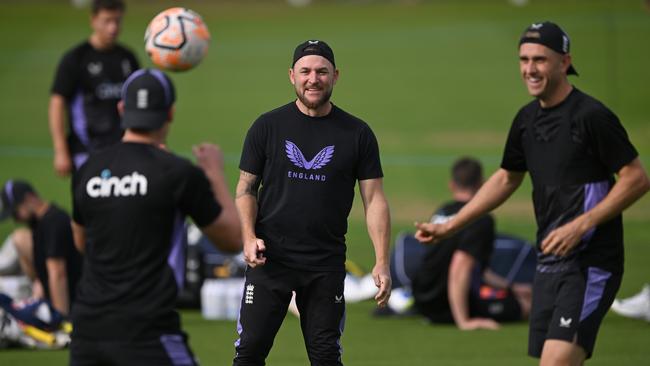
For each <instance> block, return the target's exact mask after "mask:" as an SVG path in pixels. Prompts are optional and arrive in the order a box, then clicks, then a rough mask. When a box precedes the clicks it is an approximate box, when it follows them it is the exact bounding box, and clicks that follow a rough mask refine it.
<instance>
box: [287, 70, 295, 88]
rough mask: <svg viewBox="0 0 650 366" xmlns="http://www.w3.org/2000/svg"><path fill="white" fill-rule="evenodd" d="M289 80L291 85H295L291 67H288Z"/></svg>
mask: <svg viewBox="0 0 650 366" xmlns="http://www.w3.org/2000/svg"><path fill="white" fill-rule="evenodd" d="M289 81H291V85H296V78H295V77H294V75H293V67H290V68H289Z"/></svg>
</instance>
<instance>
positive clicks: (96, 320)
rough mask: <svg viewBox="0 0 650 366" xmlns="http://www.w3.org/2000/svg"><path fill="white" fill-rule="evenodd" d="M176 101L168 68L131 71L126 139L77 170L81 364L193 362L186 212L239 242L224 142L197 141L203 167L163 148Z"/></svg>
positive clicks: (226, 245) (230, 242)
mask: <svg viewBox="0 0 650 366" xmlns="http://www.w3.org/2000/svg"><path fill="white" fill-rule="evenodd" d="M174 101H175V93H174V86H173V85H172V83H171V80H170V79H169V78H168V77H167V76H166V75H165V74H164V73H162V72H161V71H159V70H153V69H146V70H138V71H136V72H134V73H133V74H131V76H130V77H129V78H128V79H127V80H126V81H125V83H124V92H123V101H122V102H120V104H119V105H118V108H120V109H121V110H122V111H123V120H122V123H123V126H124V128H125V129H126V131H125V134H124V137H123V139H122V142H121V143H117V144H114V145H113V146H111V147H108V148H106V149H104V150H101V151H97V152H94V153H92V154H91V155H90V157H89V158H88V161H87V162H86V163H85V164H84V165H83V166H82V167H81V169H80V170H79V171H78V172H77V173H76V174H75V175H74V179H73V197H74V201H73V223H72V229H73V234H74V239H75V245H76V246H77V247H78V248H79V250H80V251H82V252H84V253H85V255H84V260H85V261H84V270H83V273H82V276H81V280H80V281H79V285H78V287H77V297H76V302H75V305H74V307H73V311H72V321H73V325H74V332H73V334H72V344H71V349H70V364H71V365H73V366H76V365H195V364H196V361H195V360H194V357H193V355H192V352H191V351H190V349H189V347H188V346H187V339H186V335H185V333H183V332H182V330H181V327H180V318H179V315H178V313H177V312H176V311H175V310H174V308H175V305H176V299H177V297H178V291H179V289H180V288H182V286H183V279H184V271H183V269H184V266H183V265H182V264H183V263H184V258H183V253H184V250H183V244H184V241H183V235H184V233H185V231H184V222H185V216H190V217H191V218H192V220H194V222H195V223H196V225H197V226H198V227H200V228H201V230H202V231H203V233H204V234H205V235H206V236H207V237H208V239H210V240H211V241H212V242H213V243H215V245H216V246H217V247H218V248H219V249H221V250H223V251H227V252H238V251H239V250H241V227H240V224H239V217H238V216H237V209H236V207H235V203H234V201H233V200H232V198H231V196H230V193H229V192H228V187H227V185H226V180H225V178H224V175H223V156H222V154H221V152H220V151H219V150H218V148H217V147H216V146H214V145H210V144H202V145H199V146H198V147H195V148H194V155H195V156H196V157H197V159H198V164H199V166H198V167H197V166H195V165H193V164H192V163H190V162H189V161H187V160H186V159H183V158H180V157H178V156H176V155H174V154H172V153H170V152H169V151H167V150H166V149H165V148H164V145H163V144H164V143H165V140H166V137H167V134H168V132H169V128H170V124H171V120H172V115H173V110H174V107H173V106H174Z"/></svg>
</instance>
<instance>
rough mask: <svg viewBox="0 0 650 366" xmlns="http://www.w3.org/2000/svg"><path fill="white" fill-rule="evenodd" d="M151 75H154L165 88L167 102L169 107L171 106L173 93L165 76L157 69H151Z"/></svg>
mask: <svg viewBox="0 0 650 366" xmlns="http://www.w3.org/2000/svg"><path fill="white" fill-rule="evenodd" d="M150 71H151V75H153V76H154V77H155V78H156V79H158V81H159V82H160V84H162V86H163V90H164V91H165V101H167V105H169V104H170V103H171V101H172V93H171V90H170V86H169V82H167V79H166V78H165V75H164V74H163V73H162V71H160V70H156V69H151V70H150Z"/></svg>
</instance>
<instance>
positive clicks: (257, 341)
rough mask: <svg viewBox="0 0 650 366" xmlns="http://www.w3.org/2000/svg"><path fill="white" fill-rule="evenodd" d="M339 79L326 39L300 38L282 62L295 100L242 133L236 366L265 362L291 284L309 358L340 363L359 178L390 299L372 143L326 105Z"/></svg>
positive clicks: (383, 210)
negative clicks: (242, 268)
mask: <svg viewBox="0 0 650 366" xmlns="http://www.w3.org/2000/svg"><path fill="white" fill-rule="evenodd" d="M338 76H339V71H338V70H337V69H336V64H335V61H334V53H333V52H332V49H331V48H330V47H329V46H328V45H327V44H326V43H325V42H323V41H318V40H313V41H307V42H304V43H302V44H300V45H298V47H297V48H296V49H295V52H294V56H293V64H292V67H291V68H290V69H289V79H290V81H291V83H292V84H293V85H294V88H295V91H296V95H297V96H298V99H297V100H295V101H292V102H290V103H288V104H286V105H284V106H282V107H279V108H277V109H275V110H273V111H270V112H268V113H265V114H263V115H261V116H260V117H259V118H258V119H257V120H256V121H255V122H254V123H253V125H252V126H251V128H250V130H249V131H248V134H247V136H246V140H245V142H244V147H243V152H242V157H241V162H240V165H239V168H240V169H241V174H240V178H239V183H238V184H237V198H236V203H237V208H238V209H239V213H240V217H241V221H242V229H243V239H244V257H245V259H246V262H247V263H248V265H249V267H248V269H247V271H246V285H245V291H244V298H243V299H242V303H241V312H240V319H239V322H238V327H237V331H238V333H239V339H238V340H237V341H236V342H235V348H236V356H235V359H234V365H264V364H265V359H266V357H267V355H268V353H269V351H270V349H271V345H272V344H273V339H274V337H275V335H276V333H277V331H278V329H279V328H280V325H281V324H282V321H283V319H284V317H285V315H286V312H287V306H288V305H289V302H290V300H291V294H292V291H295V293H296V304H297V307H298V310H299V311H300V325H301V328H302V333H303V337H304V339H305V344H306V346H307V354H308V356H309V360H310V362H311V364H312V365H327V366H331V365H341V364H342V363H341V352H342V349H341V345H340V338H341V335H342V333H343V326H344V322H345V299H344V298H343V280H344V278H345V268H344V263H345V251H346V244H345V234H346V232H347V217H348V215H349V213H350V208H351V207H352V200H353V197H354V187H355V185H356V183H357V181H358V182H359V189H360V192H361V198H362V199H363V204H364V207H365V212H366V222H367V226H368V232H369V234H370V238H371V240H372V243H373V245H374V248H375V255H376V264H375V267H374V269H373V271H372V274H373V277H374V280H375V284H376V285H377V287H378V288H379V291H378V293H377V295H376V297H375V299H376V300H377V302H378V304H379V305H380V306H383V305H385V304H386V302H387V301H388V297H389V296H390V288H391V279H390V272H389V269H388V266H389V253H388V245H389V239H390V217H389V216H390V215H389V210H388V203H387V202H386V198H385V196H384V192H383V187H382V177H383V173H382V169H381V163H380V161H379V148H378V145H377V140H376V138H375V135H374V134H373V132H372V131H371V130H370V127H369V126H368V125H367V124H366V123H365V122H363V121H362V120H360V119H358V118H356V117H354V116H352V115H350V114H348V113H347V112H345V111H343V110H342V109H340V108H339V107H337V106H335V105H334V104H332V103H331V102H330V96H331V94H332V90H333V88H334V84H335V83H336V81H337V79H338ZM260 185H261V187H260Z"/></svg>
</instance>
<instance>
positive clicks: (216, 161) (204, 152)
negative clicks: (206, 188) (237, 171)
mask: <svg viewBox="0 0 650 366" xmlns="http://www.w3.org/2000/svg"><path fill="white" fill-rule="evenodd" d="M192 153H193V154H194V156H195V157H196V162H197V164H198V165H199V166H200V167H201V169H203V171H204V172H205V174H206V175H208V176H209V175H212V174H218V175H223V153H222V152H221V149H220V148H219V147H218V146H217V145H214V144H210V143H202V144H199V145H196V146H194V147H192Z"/></svg>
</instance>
